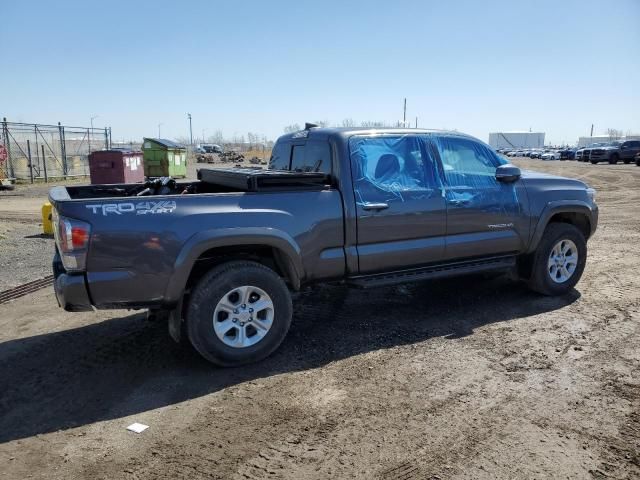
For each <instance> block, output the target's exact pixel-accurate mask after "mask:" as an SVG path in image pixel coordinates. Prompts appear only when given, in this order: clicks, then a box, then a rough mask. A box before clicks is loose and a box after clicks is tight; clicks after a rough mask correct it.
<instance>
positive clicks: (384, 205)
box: [362, 203, 389, 210]
mask: <svg viewBox="0 0 640 480" xmlns="http://www.w3.org/2000/svg"><path fill="white" fill-rule="evenodd" d="M387 208H389V204H388V203H365V204H364V205H362V209H363V210H386V209H387Z"/></svg>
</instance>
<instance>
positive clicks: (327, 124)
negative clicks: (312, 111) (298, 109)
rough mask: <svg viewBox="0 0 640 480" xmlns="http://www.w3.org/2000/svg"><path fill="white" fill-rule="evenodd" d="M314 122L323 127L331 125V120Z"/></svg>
mask: <svg viewBox="0 0 640 480" xmlns="http://www.w3.org/2000/svg"><path fill="white" fill-rule="evenodd" d="M313 123H315V124H316V125H317V126H319V127H322V128H324V127H328V126H329V120H316V121H315V122H313Z"/></svg>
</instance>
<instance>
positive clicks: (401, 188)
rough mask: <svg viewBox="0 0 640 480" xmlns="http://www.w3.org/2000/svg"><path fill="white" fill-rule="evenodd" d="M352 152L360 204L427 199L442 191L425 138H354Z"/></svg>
mask: <svg viewBox="0 0 640 480" xmlns="http://www.w3.org/2000/svg"><path fill="white" fill-rule="evenodd" d="M349 150H350V156H351V165H352V171H353V174H354V176H355V178H354V180H355V189H356V195H357V196H358V197H359V198H358V200H359V201H375V200H383V199H384V200H390V199H393V198H396V199H399V200H402V201H404V200H406V199H407V198H409V197H410V196H411V195H413V194H418V195H419V196H420V197H421V198H425V197H428V196H430V195H435V194H436V191H437V189H439V183H438V179H437V177H436V174H435V168H434V165H435V164H434V162H433V159H432V157H431V154H430V151H429V144H428V141H427V139H426V137H422V136H418V135H402V136H396V137H387V136H381V137H369V136H367V137H352V138H351V139H350V140H349Z"/></svg>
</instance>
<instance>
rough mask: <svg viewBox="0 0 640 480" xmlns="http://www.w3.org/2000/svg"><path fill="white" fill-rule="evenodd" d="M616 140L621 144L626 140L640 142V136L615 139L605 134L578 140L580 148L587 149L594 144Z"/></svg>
mask: <svg viewBox="0 0 640 480" xmlns="http://www.w3.org/2000/svg"><path fill="white" fill-rule="evenodd" d="M614 140H618V141H620V142H624V141H625V140H640V135H627V136H625V137H618V138H614V137H612V136H611V135H607V134H603V135H594V136H593V137H579V138H578V148H580V147H586V146H588V145H591V144H592V143H609V142H613V141H614Z"/></svg>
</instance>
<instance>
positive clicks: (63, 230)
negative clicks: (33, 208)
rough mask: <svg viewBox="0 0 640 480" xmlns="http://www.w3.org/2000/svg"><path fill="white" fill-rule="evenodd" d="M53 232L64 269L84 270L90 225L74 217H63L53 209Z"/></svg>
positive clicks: (71, 270)
mask: <svg viewBox="0 0 640 480" xmlns="http://www.w3.org/2000/svg"><path fill="white" fill-rule="evenodd" d="M52 220H53V233H54V237H55V239H56V245H57V246H58V251H59V252H60V258H61V259H62V264H63V265H64V268H65V270H67V271H69V272H81V271H84V269H85V267H86V261H87V247H88V246H89V238H90V236H91V225H89V224H88V223H87V222H82V221H80V220H76V219H74V218H68V217H63V216H61V215H58V212H57V211H56V210H55V208H54V210H53V215H52Z"/></svg>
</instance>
